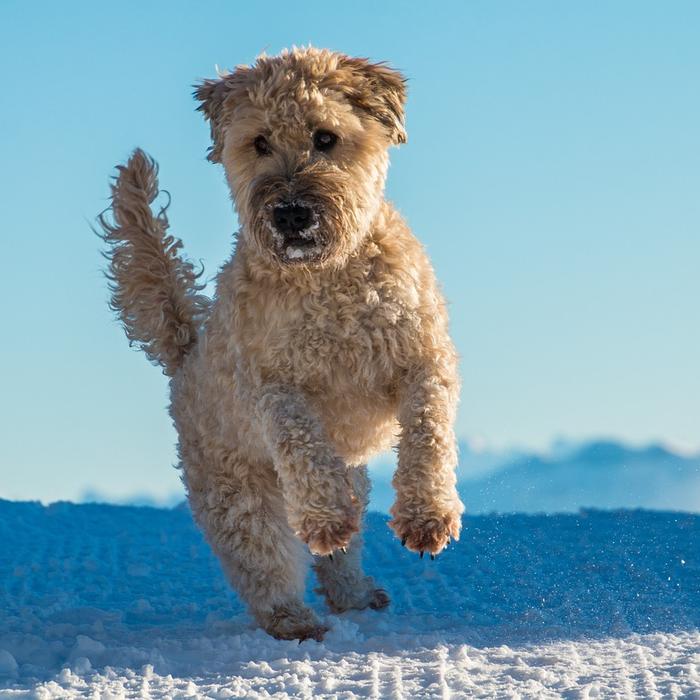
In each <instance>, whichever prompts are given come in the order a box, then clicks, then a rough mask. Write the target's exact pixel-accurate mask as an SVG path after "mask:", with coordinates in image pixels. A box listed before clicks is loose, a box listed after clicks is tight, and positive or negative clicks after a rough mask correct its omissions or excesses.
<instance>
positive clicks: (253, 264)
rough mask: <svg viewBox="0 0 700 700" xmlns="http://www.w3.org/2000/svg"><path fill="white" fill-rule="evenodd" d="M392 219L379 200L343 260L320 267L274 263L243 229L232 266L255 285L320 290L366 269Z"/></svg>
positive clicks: (392, 212) (389, 208)
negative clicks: (347, 274) (379, 234)
mask: <svg viewBox="0 0 700 700" xmlns="http://www.w3.org/2000/svg"><path fill="white" fill-rule="evenodd" d="M393 216H396V212H395V210H394V208H393V207H392V205H391V204H389V203H388V202H387V201H386V200H382V202H381V204H380V205H379V207H378V208H377V211H376V213H375V215H374V217H373V218H372V220H371V222H370V224H369V226H368V227H367V231H366V232H365V233H364V235H361V236H359V243H358V245H356V247H355V248H354V249H353V250H352V251H351V252H350V253H349V254H347V255H344V256H342V258H340V259H333V260H329V261H325V262H323V263H320V264H305V263H294V264H285V263H281V262H279V261H278V260H273V259H271V258H270V256H268V255H263V254H262V253H261V252H260V251H258V250H257V249H256V247H255V245H254V244H252V243H251V242H250V238H249V237H248V236H247V235H246V232H245V231H244V230H243V231H241V233H240V234H239V236H238V240H237V244H236V249H235V251H234V260H233V263H234V266H235V267H237V268H238V269H240V270H241V272H243V274H244V275H245V276H246V277H247V278H248V279H250V280H255V281H256V283H258V284H261V283H262V284H269V285H273V286H287V287H289V288H298V289H300V290H302V291H303V290H305V289H308V290H310V289H314V288H319V287H323V286H325V284H326V283H332V282H334V281H335V280H337V278H338V275H339V274H340V275H342V274H343V273H344V272H347V271H349V268H352V269H357V268H358V267H363V266H366V265H367V263H368V262H369V261H370V260H371V259H372V258H374V257H376V256H377V255H378V254H379V253H378V247H377V241H375V238H376V235H375V234H376V233H377V232H378V231H383V230H385V228H386V221H387V219H388V218H390V217H393Z"/></svg>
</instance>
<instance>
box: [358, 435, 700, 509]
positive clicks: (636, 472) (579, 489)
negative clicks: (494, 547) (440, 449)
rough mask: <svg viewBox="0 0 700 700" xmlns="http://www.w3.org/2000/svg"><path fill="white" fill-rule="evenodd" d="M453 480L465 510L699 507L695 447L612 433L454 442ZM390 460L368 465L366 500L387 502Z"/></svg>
mask: <svg viewBox="0 0 700 700" xmlns="http://www.w3.org/2000/svg"><path fill="white" fill-rule="evenodd" d="M458 479H459V483H458V488H459V491H460V494H461V496H462V500H463V501H464V503H465V504H466V506H467V511H468V512H470V513H493V512H496V513H561V512H573V513H575V512H577V511H578V510H579V509H580V508H603V509H614V508H651V509H658V510H680V511H687V512H695V513H697V512H700V455H693V456H686V455H680V454H675V453H674V452H672V451H670V450H669V449H667V448H665V447H661V446H659V445H650V446H648V447H643V448H634V447H628V446H626V445H622V444H620V443H618V442H613V441H603V440H601V441H597V442H588V443H584V444H583V445H580V446H577V447H576V446H568V447H567V448H565V449H564V448H562V447H558V448H556V449H553V450H552V451H551V452H550V453H548V454H542V455H540V454H524V453H521V454H516V453H511V454H507V455H502V456H501V458H500V460H499V457H498V454H497V453H487V454H474V453H472V452H470V450H469V447H468V445H466V444H464V445H462V446H461V449H460V467H459V470H458ZM390 482H391V466H390V465H389V464H383V465H382V466H381V467H380V468H379V469H377V470H375V472H374V491H373V496H372V499H373V500H372V506H373V507H374V508H375V509H377V510H382V511H384V512H388V510H389V507H390V505H391V503H392V502H393V498H394V493H393V490H392V488H391V483H390Z"/></svg>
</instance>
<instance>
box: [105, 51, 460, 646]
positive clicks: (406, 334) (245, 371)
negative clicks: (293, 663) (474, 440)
mask: <svg viewBox="0 0 700 700" xmlns="http://www.w3.org/2000/svg"><path fill="white" fill-rule="evenodd" d="M195 94H196V96H197V98H198V99H199V100H200V101H201V107H200V109H201V110H202V111H203V112H204V114H205V116H206V117H207V119H208V120H209V122H210V125H211V131H212V139H213V145H212V149H211V152H210V156H209V157H210V159H211V160H213V161H214V162H220V163H222V164H223V166H224V169H225V172H226V177H227V179H228V182H229V185H230V187H231V191H232V194H233V199H234V203H235V206H236V210H237V212H238V216H239V221H240V224H241V229H240V232H239V234H238V241H237V246H236V250H235V253H234V255H233V256H232V258H231V259H230V260H229V261H228V262H227V263H226V264H225V265H224V266H223V268H222V270H221V272H220V273H219V275H218V278H217V287H216V296H215V298H214V300H213V302H212V304H211V308H210V310H209V311H208V313H207V314H206V318H203V315H204V314H203V312H202V310H203V309H205V306H204V305H203V304H202V303H201V302H200V301H199V298H198V296H197V294H196V291H197V289H196V285H195V278H194V275H193V273H192V268H191V266H188V265H187V264H186V263H183V262H181V261H180V260H178V259H177V258H176V257H175V256H174V254H173V253H174V251H175V250H176V247H177V245H179V242H178V243H174V242H173V239H171V238H167V237H166V236H165V228H166V221H165V218H164V214H162V213H161V215H159V216H158V217H153V216H150V217H149V215H148V214H147V212H146V204H147V203H150V202H152V201H153V198H154V196H155V192H156V185H155V166H154V164H153V163H152V162H151V161H149V160H148V159H147V158H146V157H145V156H144V155H143V153H141V152H140V151H137V152H135V153H134V155H133V156H132V159H131V160H130V161H129V163H128V165H127V166H126V167H124V168H121V169H120V173H119V177H118V179H117V183H116V186H115V188H114V190H113V210H114V217H115V221H116V225H114V226H110V225H108V226H107V227H106V231H107V235H106V240H107V241H108V242H109V243H110V244H113V246H116V247H113V248H112V252H111V253H110V255H111V257H112V268H111V269H112V277H113V279H114V281H115V290H114V296H113V304H114V305H115V307H116V308H117V309H118V311H119V312H120V314H121V317H122V319H123V320H124V323H125V325H126V328H127V334H128V335H129V337H130V338H132V339H134V340H136V341H137V342H140V343H142V344H143V345H144V347H145V348H146V350H147V352H148V353H149V355H150V356H151V357H154V358H156V359H157V360H158V361H160V362H161V363H162V364H163V365H164V367H165V369H166V371H167V372H168V373H169V374H171V375H172V380H171V413H172V416H173V418H174V421H175V425H176V427H177V430H178V435H179V454H180V459H181V465H182V470H183V480H184V482H185V484H186V486H187V490H188V496H189V500H190V504H191V507H192V512H193V514H194V516H195V518H196V520H197V522H198V523H199V524H200V526H201V527H202V528H203V530H204V532H205V533H206V535H207V537H208V539H209V541H210V543H211V545H212V547H213V549H214V550H215V552H216V553H217V555H218V556H219V558H220V559H221V562H222V566H223V568H224V570H225V572H226V574H227V575H228V577H229V579H230V580H231V583H232V584H233V585H234V586H235V587H236V589H237V590H238V592H239V594H240V595H241V597H242V598H243V599H244V600H245V601H246V602H247V603H248V605H249V607H250V610H251V612H252V613H253V615H254V616H255V617H256V618H257V620H258V621H259V622H260V624H261V625H263V627H264V628H265V629H266V630H267V631H268V632H269V633H270V634H273V635H275V636H277V637H282V638H298V639H306V638H314V639H319V638H321V637H322V636H323V633H324V631H325V628H324V627H323V626H322V625H321V624H320V623H319V621H318V620H317V619H316V618H315V616H314V614H313V613H312V612H311V611H310V610H309V609H307V608H306V607H304V606H303V604H302V602H301V600H302V594H303V588H304V577H305V565H306V564H307V563H308V562H309V561H310V559H311V557H310V555H309V554H308V550H310V552H311V553H312V554H314V555H316V564H315V569H316V572H317V575H318V578H319V583H320V586H321V588H320V590H321V591H322V592H323V593H324V595H325V596H326V599H327V601H328V603H329V605H330V607H331V609H333V610H335V611H340V610H345V609H348V608H350V607H358V608H362V607H367V606H371V607H377V608H378V607H384V606H385V605H386V604H388V602H389V600H388V597H387V596H386V593H384V592H383V591H382V590H381V589H377V588H375V585H374V582H373V581H372V580H371V578H369V577H366V576H365V575H364V574H363V573H362V570H361V566H360V546H361V540H360V537H359V529H360V523H361V517H362V512H363V510H364V508H365V507H366V503H367V494H368V491H369V484H368V481H367V477H366V471H365V468H364V467H362V465H364V464H365V463H366V461H367V459H368V458H369V457H370V456H372V455H373V454H376V453H377V452H378V451H380V450H382V449H386V448H388V447H391V446H394V445H396V444H397V443H398V452H399V460H398V468H397V470H396V474H395V476H394V480H393V485H394V487H395V489H396V502H395V504H394V506H393V507H392V509H391V513H392V516H393V519H392V521H391V523H390V525H391V527H392V528H393V529H394V531H395V533H396V534H397V536H398V537H399V539H401V540H404V541H405V544H406V546H407V547H408V548H409V549H411V550H413V551H417V552H422V551H426V552H429V553H433V554H436V553H438V552H440V551H441V550H442V549H443V548H444V547H445V546H446V545H447V544H448V542H449V539H450V538H451V537H452V538H455V539H456V538H458V536H459V529H460V516H461V513H462V510H463V508H462V504H461V503H460V501H459V498H458V496H457V492H456V489H455V475H454V468H455V465H456V451H455V437H454V432H453V423H454V418H455V408H456V404H457V398H458V377H457V369H456V355H455V351H454V348H453V345H452V343H451V341H450V338H449V335H448V320H447V313H446V309H445V304H444V301H443V298H442V296H441V294H440V292H439V290H438V287H437V285H436V281H435V277H434V274H433V271H432V268H431V266H430V263H429V262H428V259H427V257H426V255H425V252H424V250H423V248H422V246H421V245H420V244H419V243H418V241H417V240H416V239H415V238H414V237H413V235H412V234H411V232H410V231H409V229H408V227H407V226H406V224H405V222H404V221H403V220H402V219H401V217H400V216H399V214H398V213H397V212H396V211H395V209H394V208H393V207H392V206H391V205H390V204H389V203H387V202H386V201H385V200H384V196H383V192H384V181H385V177H386V172H387V168H388V155H387V149H388V147H389V146H390V145H392V144H397V143H401V142H403V141H405V138H406V136H405V130H404V125H403V104H404V101H405V89H404V81H403V79H402V77H401V76H400V74H399V73H397V72H396V71H394V70H391V69H389V68H387V67H386V66H384V65H377V64H371V63H369V62H368V61H365V60H363V59H356V58H349V57H347V56H343V55H341V54H338V53H333V52H330V51H325V50H323V51H322V50H317V49H313V48H307V49H294V50H292V51H290V52H284V53H283V54H281V55H280V56H276V57H261V58H259V59H258V61H257V62H256V63H255V65H253V66H247V67H239V68H238V69H236V71H234V72H233V73H231V74H227V75H224V76H222V77H220V78H219V79H218V80H207V81H204V82H203V83H202V84H201V85H200V86H199V87H198V88H197V91H196V93H195ZM316 129H325V130H328V131H332V132H334V133H335V134H337V135H338V137H339V140H338V143H337V144H336V146H335V147H334V148H333V149H332V151H330V152H329V153H321V152H316V151H315V150H314V148H313V145H312V135H313V132H314V130H316ZM259 135H264V136H265V138H266V139H267V141H268V143H269V145H270V149H271V152H270V153H269V154H268V155H262V156H261V155H259V154H258V153H257V152H256V150H255V148H254V146H253V142H254V140H255V138H256V137H257V136H259ZM280 201H283V202H302V203H303V204H304V205H305V206H308V207H310V208H311V210H312V211H313V217H314V219H313V221H314V224H313V228H309V233H308V235H309V236H313V246H312V247H310V248H309V251H311V252H308V251H307V252H303V253H302V252H299V251H296V252H295V251H294V250H291V247H290V246H287V247H285V242H284V241H285V239H284V238H283V236H282V235H281V234H280V232H279V231H277V230H276V228H275V225H274V222H273V221H272V218H271V217H272V214H271V212H272V208H273V207H274V206H275V205H276V204H278V203H279V202H280ZM159 285H160V287H159ZM195 332H198V339H197V341H196V342H194V337H195V336H194V334H195ZM303 543H305V544H306V545H308V550H307V549H306V548H305V547H304V545H303ZM345 547H347V551H346V552H343V551H342V548H345ZM331 553H332V554H333V558H332V559H330V558H329V557H327V556H325V555H329V554H331Z"/></svg>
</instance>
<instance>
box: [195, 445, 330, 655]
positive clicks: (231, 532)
mask: <svg viewBox="0 0 700 700" xmlns="http://www.w3.org/2000/svg"><path fill="white" fill-rule="evenodd" d="M222 462H223V464H220V465H219V469H218V470H214V469H211V468H209V469H202V470H196V469H192V468H191V467H189V468H188V467H185V480H186V482H187V485H188V489H189V496H190V503H191V506H192V511H193V514H194V516H195V519H196V520H197V522H198V523H199V524H200V526H201V527H202V529H203V530H204V532H205V533H206V536H207V539H208V540H209V543H210V544H211V546H212V548H213V550H214V552H215V553H216V555H217V556H218V558H219V560H220V561H221V565H222V568H223V570H224V572H225V574H226V576H227V578H228V579H229V581H230V582H231V584H232V586H233V587H234V588H235V589H236V591H237V592H238V594H239V596H240V597H241V599H242V600H243V601H244V602H245V603H246V604H247V605H248V608H249V610H250V612H251V614H252V615H253V616H254V617H255V619H256V620H257V621H258V623H259V624H260V625H261V626H262V627H263V628H264V629H265V630H266V631H267V632H268V633H269V634H271V635H272V636H273V637H276V638H278V639H298V640H300V641H302V640H304V639H316V640H317V641H320V640H321V639H322V638H323V635H324V633H325V632H326V631H327V628H326V627H324V626H323V625H322V624H321V623H320V622H319V620H318V618H317V617H316V615H315V614H314V613H313V611H312V610H310V609H309V608H307V607H306V606H305V605H304V603H303V602H302V600H303V595H304V583H305V577H306V571H307V565H308V563H309V562H310V559H311V557H310V555H309V554H308V552H307V551H306V548H305V547H304V546H303V544H302V543H301V542H300V541H299V539H298V538H297V537H295V536H294V533H293V532H292V530H291V528H290V527H289V525H288V523H287V518H286V513H285V508H284V502H283V499H282V494H281V492H280V490H279V486H278V485H277V478H276V474H275V472H274V469H273V467H272V465H271V464H263V465H255V466H252V465H248V464H245V463H244V462H243V461H242V460H240V459H239V458H237V457H234V456H231V455H229V456H227V457H226V458H225V459H223V460H222Z"/></svg>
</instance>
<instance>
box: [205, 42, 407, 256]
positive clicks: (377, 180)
mask: <svg viewBox="0 0 700 700" xmlns="http://www.w3.org/2000/svg"><path fill="white" fill-rule="evenodd" d="M404 82H405V81H404V79H403V77H402V76H401V74H400V73H398V72H397V71H395V70H392V69H390V68H387V67H386V66H384V65H382V64H375V63H370V62H369V61H367V60H365V59H361V58H351V57H349V56H345V55H342V54H339V53H334V52H331V51H327V50H319V49H313V48H305V49H293V50H291V51H285V52H283V53H282V54H281V55H279V56H274V57H267V56H262V57H260V58H258V60H257V61H256V63H255V64H254V65H253V66H239V67H238V68H236V70H235V71H233V72H232V73H227V74H225V75H221V76H220V77H219V78H218V79H216V80H205V81H203V82H202V83H201V84H200V85H198V86H197V89H196V91H195V97H196V98H197V99H198V100H199V101H200V102H201V105H200V109H201V110H202V111H203V112H204V114H205V116H206V118H207V119H208V120H209V122H210V125H211V134H212V142H213V143H212V147H211V149H210V153H209V159H210V160H211V161H213V162H215V163H222V164H223V165H224V168H225V170H226V176H227V179H228V182H229V186H230V187H231V192H232V193H233V199H234V202H235V205H236V210H237V211H238V215H239V218H240V223H241V228H242V234H241V235H243V236H246V237H249V238H250V241H251V243H252V244H253V245H254V246H255V247H256V249H257V250H258V252H259V253H260V254H261V255H262V256H264V257H265V258H266V259H268V260H271V261H274V262H275V263H278V264H282V265H292V264H299V263H302V264H306V265H324V264H339V263H341V262H342V260H344V259H346V257H347V256H348V255H349V254H350V253H352V251H353V250H354V249H355V248H356V247H357V246H358V244H359V243H360V241H361V240H362V238H363V237H364V236H365V234H366V233H367V231H368V230H369V226H370V223H371V221H372V219H373V218H374V216H375V215H376V213H377V211H378V208H379V205H380V203H381V201H382V197H383V189H384V181H385V178H386V171H387V167H388V162H389V159H388V155H387V149H388V147H389V146H390V145H392V144H399V143H403V142H404V141H405V140H406V132H405V130H404V124H403V105H404V101H405V97H406V92H405V86H404Z"/></svg>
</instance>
